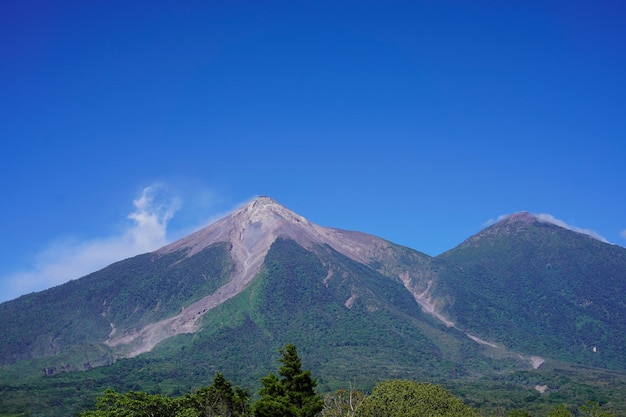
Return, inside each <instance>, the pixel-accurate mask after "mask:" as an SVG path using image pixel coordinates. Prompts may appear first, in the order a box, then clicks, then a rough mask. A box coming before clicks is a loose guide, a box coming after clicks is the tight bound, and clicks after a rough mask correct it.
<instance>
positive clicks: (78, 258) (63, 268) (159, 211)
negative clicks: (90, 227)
mask: <svg viewBox="0 0 626 417" xmlns="http://www.w3.org/2000/svg"><path fill="white" fill-rule="evenodd" d="M133 206H134V210H133V211H132V212H131V213H130V214H129V215H128V219H130V220H132V224H130V225H129V227H128V228H127V229H126V230H125V231H124V232H122V233H120V234H119V235H115V236H109V237H105V238H97V239H92V240H88V241H85V242H78V241H76V240H72V239H64V240H62V241H56V242H54V243H52V244H51V245H50V246H49V247H48V248H46V249H45V250H43V251H42V252H41V253H39V254H38V255H37V258H36V262H35V265H34V266H33V268H32V269H31V270H29V271H22V272H18V273H16V274H14V275H11V276H9V277H6V278H4V279H2V281H3V282H4V287H5V290H4V291H3V292H2V293H0V302H2V301H7V300H10V299H13V298H15V297H18V296H20V295H22V294H25V293H29V292H33V291H40V290H44V289H46V288H50V287H53V286H55V285H59V284H63V283H65V282H67V281H69V280H72V279H76V278H80V277H82V276H85V275H87V274H89V273H91V272H94V271H97V270H99V269H101V268H103V267H105V266H107V265H110V264H111V263H113V262H116V261H119V260H122V259H126V258H129V257H131V256H135V255H138V254H140V253H146V252H150V251H153V250H155V249H158V248H160V247H161V246H164V245H166V244H167V243H169V242H168V239H167V225H168V223H169V221H170V220H171V219H172V217H173V216H174V214H175V213H176V211H178V210H179V209H180V206H181V202H180V199H179V198H178V197H176V196H170V195H167V194H166V193H165V187H164V186H163V184H153V185H151V186H148V187H146V188H144V189H143V190H142V192H141V194H140V195H139V197H137V198H136V199H135V200H133Z"/></svg>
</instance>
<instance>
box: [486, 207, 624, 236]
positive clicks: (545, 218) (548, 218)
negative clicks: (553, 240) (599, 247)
mask: <svg viewBox="0 0 626 417" xmlns="http://www.w3.org/2000/svg"><path fill="white" fill-rule="evenodd" d="M529 214H531V215H532V216H534V217H535V218H536V219H537V220H538V221H540V222H542V223H551V224H554V225H556V226H559V227H562V228H564V229H567V230H571V231H572V232H576V233H582V234H584V235H587V236H591V237H592V238H594V239H597V240H599V241H600V242H604V243H611V242H609V241H608V240H606V239H605V238H604V237H603V236H602V235H600V234H599V233H598V232H596V231H594V230H591V229H583V228H581V227H577V226H573V225H571V224H568V223H566V222H564V221H563V220H560V219H557V218H556V217H554V216H553V215H551V214H546V213H540V214H535V213H529ZM509 216H512V214H503V215H501V216H498V217H497V218H496V219H489V220H488V221H487V222H485V224H484V225H483V227H487V226H491V225H493V224H496V223H498V222H499V221H501V220H504V219H506V218H507V217H509ZM622 236H624V238H626V230H625V231H624V232H622Z"/></svg>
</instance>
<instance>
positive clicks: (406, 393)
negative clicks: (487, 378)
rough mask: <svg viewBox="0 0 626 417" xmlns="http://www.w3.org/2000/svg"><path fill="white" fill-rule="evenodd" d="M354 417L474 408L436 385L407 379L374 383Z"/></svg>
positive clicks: (424, 416)
mask: <svg viewBox="0 0 626 417" xmlns="http://www.w3.org/2000/svg"><path fill="white" fill-rule="evenodd" d="M356 415H357V417H474V416H476V412H475V411H474V409H473V408H471V407H470V406H468V405H466V404H464V403H463V401H461V400H460V399H458V398H456V397H454V396H453V395H452V394H451V393H450V392H449V391H447V390H446V389H445V388H443V387H441V386H439V385H431V384H424V383H420V382H414V381H407V380H389V381H384V382H381V383H379V384H377V385H376V386H375V387H374V390H373V391H372V394H371V395H370V396H368V397H367V398H365V400H364V401H363V404H361V406H360V407H359V408H358V409H357V413H356Z"/></svg>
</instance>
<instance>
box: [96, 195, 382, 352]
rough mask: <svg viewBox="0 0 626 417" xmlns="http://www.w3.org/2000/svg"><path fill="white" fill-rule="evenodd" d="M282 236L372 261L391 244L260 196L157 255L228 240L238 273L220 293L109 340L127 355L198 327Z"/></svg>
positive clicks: (238, 287) (193, 250)
mask: <svg viewBox="0 0 626 417" xmlns="http://www.w3.org/2000/svg"><path fill="white" fill-rule="evenodd" d="M278 238H284V239H289V240H293V241H295V242H297V243H298V244H299V245H301V246H302V247H304V248H310V247H312V246H314V245H328V246H329V247H331V248H333V249H334V250H336V251H337V252H339V253H341V254H343V255H345V256H347V257H348V258H350V259H352V260H354V261H356V262H360V263H369V262H371V260H372V256H374V254H375V253H380V251H381V250H384V248H387V247H389V246H390V243H389V242H386V241H385V240H383V239H380V238H377V237H375V236H371V235H367V234H364V233H358V232H347V231H342V230H339V229H331V228H325V227H321V226H318V225H316V224H314V223H311V222H309V221H308V220H307V219H306V218H304V217H302V216H300V215H299V214H296V213H294V212H293V211H291V210H289V209H287V208H285V207H284V206H282V205H281V204H279V203H277V202H276V201H275V200H273V199H271V198H270V197H266V196H260V197H257V198H255V199H254V200H252V201H250V202H249V203H247V204H246V205H244V206H243V207H241V208H240V209H238V210H236V211H234V212H233V213H231V214H229V215H227V216H225V217H224V218H222V219H220V220H218V221H216V222H215V223H213V224H211V225H209V226H207V227H205V228H203V229H201V230H199V231H197V232H195V233H193V234H191V235H190V236H188V237H185V238H183V239H181V240H178V241H176V242H174V243H172V244H170V245H167V246H165V247H163V248H161V249H160V250H158V251H157V252H156V253H157V254H159V255H167V254H172V253H183V254H184V255H185V256H186V257H187V258H190V257H193V256H194V255H196V254H198V253H200V252H201V251H203V250H205V249H207V248H210V247H212V246H214V245H217V244H219V243H226V244H227V245H228V248H229V249H228V250H229V252H230V256H231V258H232V261H233V262H234V269H233V273H232V275H231V277H230V279H229V280H228V282H226V283H224V285H222V286H221V287H219V289H218V290H217V291H215V292H214V293H212V294H209V295H207V296H205V297H204V298H202V299H201V300H198V301H197V302H195V303H193V304H191V305H190V306H188V307H185V308H184V309H183V310H182V311H181V312H180V313H179V314H177V315H175V316H173V317H168V318H166V319H164V320H161V321H158V322H154V323H150V324H148V325H146V326H145V327H143V328H140V329H134V331H133V332H132V333H131V334H125V335H120V334H111V336H110V337H109V338H108V339H107V341H106V344H107V345H109V346H111V347H118V348H119V347H124V346H128V347H130V349H128V348H125V349H123V350H124V352H125V354H124V356H126V357H132V356H136V355H138V354H140V353H143V352H147V351H149V350H151V349H152V348H153V347H154V346H156V344H158V343H159V342H161V341H163V340H165V339H167V338H169V337H172V336H174V335H176V334H181V333H191V332H196V331H198V330H199V328H200V327H199V325H198V324H197V323H198V320H199V319H200V317H202V316H203V315H204V314H205V313H206V312H207V311H209V310H210V309H212V308H214V307H216V306H218V305H220V304H221V303H223V302H225V301H226V300H228V299H230V298H232V297H234V296H235V295H237V294H239V293H240V292H241V291H242V290H244V289H245V288H246V286H247V285H248V284H249V283H250V282H251V281H252V280H253V279H254V277H255V276H256V275H257V274H258V273H259V268H260V267H261V265H262V264H263V262H264V260H265V257H266V256H267V253H268V251H269V250H270V247H271V246H272V244H273V243H274V242H275V241H276V239H278Z"/></svg>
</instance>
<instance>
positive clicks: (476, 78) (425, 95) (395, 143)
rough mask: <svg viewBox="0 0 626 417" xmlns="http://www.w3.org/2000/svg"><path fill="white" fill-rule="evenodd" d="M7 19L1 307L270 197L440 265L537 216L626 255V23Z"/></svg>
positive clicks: (538, 18)
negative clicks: (467, 244) (508, 218)
mask: <svg viewBox="0 0 626 417" xmlns="http://www.w3.org/2000/svg"><path fill="white" fill-rule="evenodd" d="M181 3H183V4H181ZM0 8H1V10H0V53H1V56H2V59H1V60H0V92H1V93H0V138H1V139H2V152H0V191H1V193H2V203H3V204H1V205H0V236H1V239H0V301H4V300H8V299H11V298H14V297H17V296H19V295H20V294H23V293H27V292H31V291H36V290H41V289H44V288H46V287H49V286H51V285H56V284H59V283H61V282H64V281H66V280H69V279H73V278H77V277H80V276H82V275H85V274H86V273H88V272H90V271H93V270H95V269H99V268H101V267H103V266H105V265H107V264H109V263H111V262H113V261H115V260H118V259H123V258H126V257H129V256H132V255H134V254H136V253H140V252H146V251H149V250H152V249H155V248H157V247H159V246H160V245H162V244H165V243H167V242H169V241H171V240H173V239H176V238H179V237H182V236H184V235H185V234H186V233H189V232H190V231H192V230H194V229H196V228H198V227H200V226H202V225H204V224H207V223H208V222H210V221H211V220H213V219H215V218H217V217H219V216H220V215H223V214H225V213H227V212H229V211H231V210H232V209H234V208H236V207H237V206H239V205H240V204H242V203H244V202H246V201H247V200H249V199H251V198H253V197H254V196H256V195H269V196H271V197H273V198H274V199H276V200H277V201H279V202H280V203H282V204H284V205H285V206H287V207H288V208H290V209H292V210H294V211H296V212H298V213H299V214H301V215H303V216H305V217H307V218H308V219H309V220H311V221H313V222H315V223H318V224H320V225H323V226H332V227H338V228H342V229H349V230H359V231H363V232H368V233H372V234H375V235H378V236H381V237H383V238H386V239H388V240H391V241H393V242H396V243H400V244H403V245H406V246H409V247H412V248H414V249H417V250H420V251H423V252H425V253H427V254H430V255H437V254H439V253H441V252H443V251H445V250H447V249H451V248H452V247H454V246H455V245H457V244H459V243H461V242H462V241H463V240H464V239H465V238H467V237H468V236H470V235H471V234H474V233H476V232H478V231H479V230H481V228H483V227H484V226H485V225H486V224H487V223H488V222H489V221H492V220H493V219H495V218H497V217H498V216H500V215H503V214H507V213H513V212H517V211H522V210H527V211H531V212H534V213H546V214H549V215H552V216H554V217H555V218H557V219H560V220H561V221H563V222H565V223H566V224H568V225H572V226H576V227H579V228H583V229H589V230H592V231H595V232H596V233H598V234H599V235H601V236H603V237H604V238H605V239H607V240H608V241H609V242H611V243H613V244H618V245H621V246H625V245H626V193H625V191H624V190H625V188H626V187H625V183H626V25H624V24H623V22H624V21H626V6H624V5H623V3H622V2H620V1H594V2H591V1H589V2H579V1H559V2H553V1H511V2H496V1H413V2H369V1H358V2H357V1H354V2H344V1H333V2H326V1H315V2H298V1H285V2H274V1H267V2H264V1H249V2H247V1H232V2H200V1H198V2H193V1H189V2H163V1H150V2H148V1H145V2H143V1H134V2H127V1H111V0H107V1H98V0H94V1H89V2H83V1H81V2H79V1H76V2H70V1H30V0H24V1H19V2H5V3H4V4H3V5H2V6H0Z"/></svg>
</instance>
